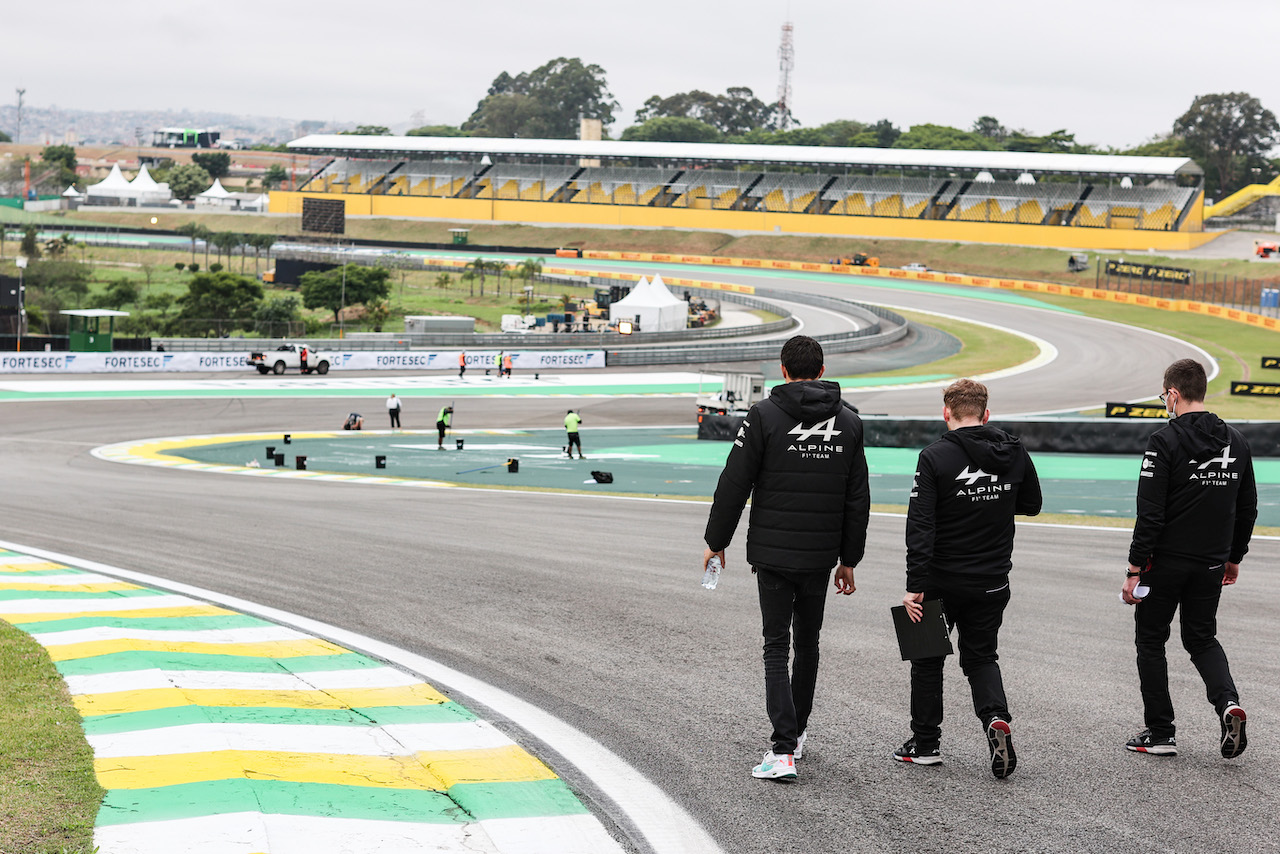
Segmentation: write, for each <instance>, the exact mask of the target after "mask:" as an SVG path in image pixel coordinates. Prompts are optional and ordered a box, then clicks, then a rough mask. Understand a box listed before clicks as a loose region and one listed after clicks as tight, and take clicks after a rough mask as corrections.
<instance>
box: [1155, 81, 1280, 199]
mask: <svg viewBox="0 0 1280 854" xmlns="http://www.w3.org/2000/svg"><path fill="white" fill-rule="evenodd" d="M1173 132H1174V133H1175V134H1176V135H1177V136H1180V137H1182V139H1183V140H1184V141H1185V142H1186V144H1187V147H1188V148H1189V149H1190V150H1191V155H1192V157H1194V158H1195V159H1196V160H1198V161H1200V163H1201V165H1203V166H1204V167H1205V171H1206V172H1207V173H1209V174H1208V175H1207V176H1206V181H1205V183H1206V185H1208V186H1209V189H1210V190H1211V191H1213V192H1216V193H1218V194H1221V195H1226V194H1227V193H1231V192H1234V191H1235V190H1238V189H1240V187H1241V186H1243V185H1244V184H1245V183H1247V180H1246V177H1247V176H1248V170H1249V169H1250V168H1251V167H1252V166H1253V165H1254V164H1255V163H1257V162H1258V161H1264V162H1265V159H1266V154H1267V153H1268V152H1269V151H1270V150H1271V149H1272V147H1274V146H1275V144H1276V141H1277V139H1280V124H1277V122H1276V117H1275V114H1273V113H1272V112H1271V111H1270V110H1267V109H1264V108H1263V106H1262V103H1261V102H1260V101H1259V100H1258V99H1257V98H1255V97H1253V96H1252V95H1250V94H1248V93H1247V92H1227V93H1223V94H1213V95H1198V96H1196V99H1195V100H1194V101H1192V102H1191V108H1190V109H1189V110H1187V111H1186V112H1185V113H1183V114H1182V115H1181V116H1179V117H1178V119H1177V121H1175V122H1174V123H1173Z"/></svg>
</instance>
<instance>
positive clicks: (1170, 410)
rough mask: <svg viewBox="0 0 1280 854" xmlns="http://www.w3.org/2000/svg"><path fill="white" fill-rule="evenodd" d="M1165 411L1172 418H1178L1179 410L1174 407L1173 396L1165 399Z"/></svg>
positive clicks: (1167, 396)
mask: <svg viewBox="0 0 1280 854" xmlns="http://www.w3.org/2000/svg"><path fill="white" fill-rule="evenodd" d="M1164 411H1165V413H1166V414H1167V415H1168V416H1169V417H1170V418H1177V417H1178V413H1177V410H1175V409H1174V406H1173V395H1171V394H1170V395H1166V396H1165V399H1164Z"/></svg>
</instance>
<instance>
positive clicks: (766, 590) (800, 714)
mask: <svg viewBox="0 0 1280 854" xmlns="http://www.w3.org/2000/svg"><path fill="white" fill-rule="evenodd" d="M830 579H831V571H830V570H827V571H826V572H821V571H819V572H801V571H795V572H785V571H774V570H770V569H764V568H763V567H757V568H756V583H757V586H758V587H759V588H760V615H761V617H762V619H763V623H764V693H765V706H766V708H767V709H768V711H769V721H770V722H771V723H772V724H773V736H772V740H773V752H774V753H778V754H783V753H794V752H795V750H796V739H798V738H799V737H800V733H802V732H804V730H805V727H807V726H808V725H809V713H810V712H812V711H813V688H814V685H815V684H816V683H817V681H818V635H819V634H820V633H821V632H822V615H823V611H824V610H825V608H826V605H827V583H828V582H829V581H830ZM793 643H794V645H795V661H794V662H792V664H791V668H790V671H791V672H790V673H788V672H787V671H788V668H787V664H788V659H789V658H790V657H791V656H790V647H791V646H792V644H793Z"/></svg>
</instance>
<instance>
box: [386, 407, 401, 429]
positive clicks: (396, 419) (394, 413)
mask: <svg viewBox="0 0 1280 854" xmlns="http://www.w3.org/2000/svg"><path fill="white" fill-rule="evenodd" d="M387 412H389V413H390V414H391V426H392V427H399V426H400V410H399V409H398V408H397V409H388V410H387Z"/></svg>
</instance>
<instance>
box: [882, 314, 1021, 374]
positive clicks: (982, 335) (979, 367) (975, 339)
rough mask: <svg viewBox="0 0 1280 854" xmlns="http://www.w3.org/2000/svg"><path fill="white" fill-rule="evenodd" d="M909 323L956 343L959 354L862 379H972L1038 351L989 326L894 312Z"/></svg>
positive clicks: (1010, 364) (1016, 337)
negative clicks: (928, 376)
mask: <svg viewBox="0 0 1280 854" xmlns="http://www.w3.org/2000/svg"><path fill="white" fill-rule="evenodd" d="M894 310H895V311H897V312H898V314H901V315H902V316H903V317H905V318H907V320H909V321H911V322H912V323H919V324H923V325H926V326H932V327H934V328H935V329H940V330H942V331H943V332H946V333H948V334H950V335H954V336H955V337H956V338H959V339H960V342H961V348H960V352H959V353H956V354H955V355H954V356H948V357H947V358H945V359H939V360H938V361H936V362H929V363H928V364H924V365H912V366H911V367H909V368H897V369H895V370H892V371H881V372H879V373H874V374H863V375H862V376H866V377H906V376H916V375H919V374H946V375H948V376H950V377H956V378H959V377H973V376H977V375H979V374H985V373H988V372H990V371H998V370H1001V369H1002V368H1011V367H1013V366H1015V365H1021V364H1022V363H1023V362H1026V361H1030V360H1031V359H1034V358H1035V356H1036V354H1037V353H1039V352H1040V350H1039V348H1038V347H1037V346H1036V345H1035V344H1033V343H1032V342H1030V341H1028V340H1027V339H1026V338H1023V337H1022V336H1020V335H1011V334H1009V333H1008V332H1001V331H1000V330H998V329H992V328H991V327H989V326H979V325H977V324H975V323H965V322H964V321H963V320H955V319H954V318H950V317H942V316H939V315H936V314H923V313H921V312H915V311H904V310H902V309H894Z"/></svg>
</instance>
